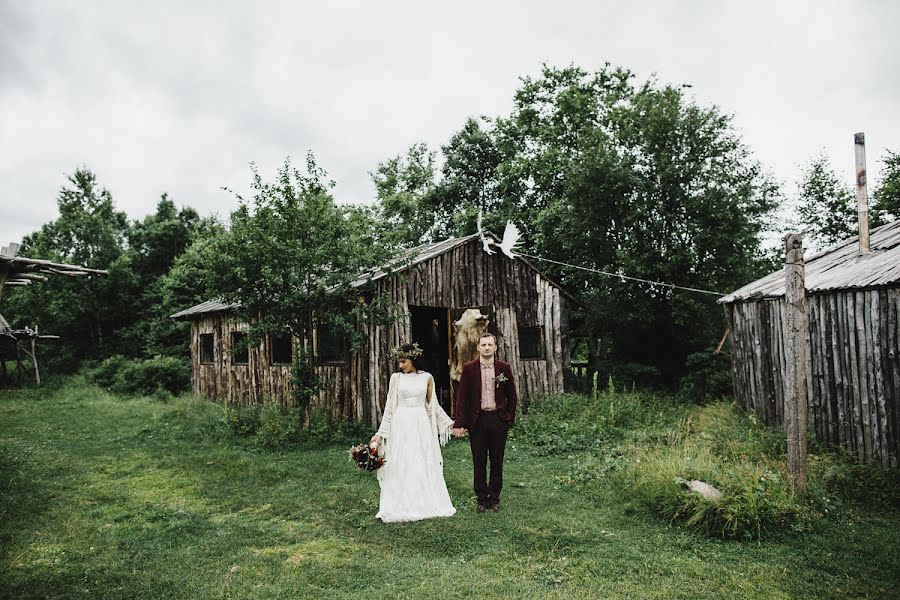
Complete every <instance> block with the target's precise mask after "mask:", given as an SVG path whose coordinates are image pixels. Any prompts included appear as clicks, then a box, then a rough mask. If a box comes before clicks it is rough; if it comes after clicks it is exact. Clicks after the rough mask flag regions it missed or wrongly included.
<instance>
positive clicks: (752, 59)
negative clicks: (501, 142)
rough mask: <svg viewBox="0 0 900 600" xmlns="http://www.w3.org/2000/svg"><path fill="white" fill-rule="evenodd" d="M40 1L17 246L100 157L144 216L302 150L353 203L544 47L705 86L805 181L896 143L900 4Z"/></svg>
mask: <svg viewBox="0 0 900 600" xmlns="http://www.w3.org/2000/svg"><path fill="white" fill-rule="evenodd" d="M151 4H152V5H147V4H146V3H145V5H140V6H138V5H134V4H129V3H122V2H93V3H77V2H74V1H72V2H52V3H51V2H34V3H28V4H25V3H7V4H5V5H0V52H2V54H0V58H2V60H0V182H2V186H3V190H2V192H3V195H2V200H0V241H3V242H4V243H5V242H6V241H9V240H16V239H19V238H21V236H22V235H24V234H26V233H28V232H30V231H33V230H35V229H37V228H38V227H40V225H41V224H42V223H44V222H46V221H48V220H50V219H53V218H55V215H56V194H57V191H58V190H59V188H60V186H62V185H63V184H64V183H65V174H66V173H70V172H72V171H73V170H74V169H75V168H76V167H77V166H78V165H81V164H84V165H87V166H88V167H90V168H91V169H93V170H94V171H95V172H97V174H98V176H99V178H100V180H101V182H102V183H103V184H104V185H105V186H106V187H108V188H109V189H110V190H111V191H112V193H113V196H114V198H115V200H116V203H117V205H118V206H119V208H121V209H123V210H126V211H127V212H128V213H129V215H130V216H131V217H132V218H140V217H142V216H143V215H145V214H147V213H148V212H150V211H151V210H152V209H153V207H154V205H155V203H156V201H157V200H158V198H159V194H160V193H162V192H164V191H166V192H169V194H170V195H171V196H172V198H173V199H174V200H175V201H176V202H180V203H184V204H188V205H191V206H194V207H195V208H197V209H198V210H199V211H200V212H201V213H208V212H211V211H216V212H219V213H220V214H227V213H228V212H229V211H230V210H231V209H232V208H233V206H234V205H235V201H234V198H233V197H232V196H230V195H229V194H227V193H225V192H222V191H221V189H220V188H221V187H222V186H229V187H231V188H233V189H235V190H237V191H245V190H246V189H247V187H248V183H249V179H250V177H249V176H250V172H249V168H248V164H249V163H250V162H251V161H255V162H256V163H257V164H258V165H259V166H260V168H261V169H262V171H263V172H264V173H271V172H272V171H274V169H275V168H276V167H277V166H278V165H279V164H280V163H281V161H282V160H283V159H284V157H285V156H286V155H291V156H293V157H294V158H295V160H297V161H298V162H299V161H301V160H302V158H303V156H304V154H305V152H306V150H307V149H311V150H313V151H314V152H315V154H316V156H317V158H318V160H319V163H320V165H321V166H323V167H324V168H325V169H327V170H328V172H329V174H330V176H331V177H332V178H333V179H335V180H336V181H337V188H336V194H337V196H338V198H339V199H341V200H345V201H369V200H371V198H372V195H373V189H372V186H371V184H370V182H369V175H368V172H369V171H372V170H373V169H374V168H375V167H376V165H377V163H378V162H379V161H381V160H384V159H386V158H388V157H389V156H391V155H394V154H398V153H400V152H403V151H404V150H405V149H406V148H407V147H408V146H409V145H411V144H412V143H414V142H416V141H420V140H421V141H426V142H428V143H429V144H430V145H431V146H433V147H437V146H438V145H440V144H441V143H444V142H446V141H447V140H448V139H449V137H450V136H451V135H452V134H453V133H454V132H455V131H456V130H457V129H458V128H459V127H461V126H462V124H463V122H464V121H465V119H466V117H468V116H475V115H491V116H496V115H499V114H503V113H506V112H507V111H508V110H509V109H510V107H511V103H512V96H513V93H514V91H515V89H516V88H517V86H518V83H519V77H521V76H523V75H535V74H537V73H538V72H539V70H540V65H541V63H542V62H547V63H549V64H552V65H567V64H570V63H574V64H577V65H580V66H582V67H584V68H587V69H596V68H599V67H600V66H602V65H603V64H604V63H605V62H607V61H609V62H611V63H613V64H615V65H621V66H624V67H628V68H631V69H632V70H634V71H635V72H636V73H637V74H638V76H639V77H640V78H645V77H648V76H650V75H651V74H652V73H654V72H655V73H656V74H657V76H658V78H659V80H660V81H662V82H673V83H682V82H684V83H690V84H691V85H692V86H693V88H692V91H693V93H695V94H696V97H697V99H698V101H700V102H702V103H704V104H716V105H718V106H719V107H720V108H721V109H722V110H723V111H725V112H727V113H731V114H733V115H734V117H735V124H736V125H737V126H738V127H739V128H740V130H741V131H742V133H743V136H744V139H745V141H746V142H747V143H748V144H749V145H750V146H751V148H752V149H753V150H754V151H755V152H756V155H757V156H758V158H759V159H760V160H762V162H763V163H764V164H765V165H766V166H767V167H768V168H769V169H771V170H772V171H773V172H774V173H775V174H776V175H777V176H778V177H779V178H780V179H782V180H783V181H785V182H786V183H787V184H788V191H790V189H791V186H792V185H793V184H792V180H793V178H795V177H796V175H797V174H798V173H799V165H800V164H801V163H803V162H805V161H806V160H807V159H808V158H809V157H810V156H811V155H812V154H814V153H815V152H817V151H818V150H819V149H823V148H824V150H825V151H826V152H827V153H828V155H829V156H830V157H831V160H832V162H833V163H834V165H835V167H836V169H837V170H838V172H839V173H840V174H841V175H842V176H843V177H844V178H845V179H846V180H847V181H848V183H849V182H851V181H852V177H853V148H852V134H853V133H854V132H855V131H859V130H864V131H866V133H867V140H868V142H869V147H868V153H869V168H870V171H877V170H878V168H879V165H878V164H877V162H876V159H877V158H878V157H879V156H880V155H882V154H883V152H884V149H885V148H892V149H895V150H898V149H900V143H898V141H900V122H898V118H897V116H896V110H895V107H894V105H895V100H896V98H897V97H898V91H900V81H898V75H897V71H896V69H895V68H894V64H893V62H894V59H895V57H896V56H898V55H900V52H898V50H900V41H898V37H897V36H896V35H894V32H893V30H892V27H891V26H892V24H893V23H896V22H897V17H898V16H900V8H896V7H895V6H897V5H895V4H893V3H874V2H873V3H866V4H850V3H843V2H809V1H807V2H792V3H780V2H773V1H767V2H755V3H746V2H699V1H689V2H685V1H681V2H678V3H673V2H638V3H631V4H628V5H625V4H623V3H612V2H590V3H557V2H511V1H505V2H491V3H475V2H455V3H434V4H430V3H423V2H355V3H321V2H319V3H313V2H306V3H295V2H281V3H264V4H257V5H250V4H247V3H220V2H215V3H212V2H210V3H206V4H202V3H176V2H165V3H160V2H157V3H151Z"/></svg>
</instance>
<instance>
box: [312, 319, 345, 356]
mask: <svg viewBox="0 0 900 600" xmlns="http://www.w3.org/2000/svg"><path fill="white" fill-rule="evenodd" d="M316 354H317V356H318V357H319V362H322V363H337V362H343V361H344V336H342V335H341V334H340V333H338V332H337V331H335V330H334V328H332V327H330V326H328V325H319V326H318V327H316Z"/></svg>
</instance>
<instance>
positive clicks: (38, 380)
mask: <svg viewBox="0 0 900 600" xmlns="http://www.w3.org/2000/svg"><path fill="white" fill-rule="evenodd" d="M37 336H38V328H37V325H35V326H34V337H33V338H31V364H33V365H34V379H35V382H36V383H37V384H38V385H41V371H40V369H39V368H38V360H37V343H36V342H37Z"/></svg>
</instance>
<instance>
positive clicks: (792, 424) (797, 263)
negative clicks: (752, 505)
mask: <svg viewBox="0 0 900 600" xmlns="http://www.w3.org/2000/svg"><path fill="white" fill-rule="evenodd" d="M784 246H785V260H784V277H785V290H784V300H785V311H786V312H785V324H786V325H787V331H786V337H787V339H786V340H785V349H786V350H787V369H786V373H785V387H786V390H785V391H786V394H785V398H784V404H785V406H784V424H785V429H786V431H787V455H788V475H789V476H790V478H791V484H792V486H793V488H794V490H796V491H803V490H804V489H805V488H806V422H807V398H806V394H807V389H806V331H807V319H806V282H805V269H804V264H803V241H802V239H801V238H800V236H799V235H797V234H795V233H790V234H788V235H786V236H785V238H784Z"/></svg>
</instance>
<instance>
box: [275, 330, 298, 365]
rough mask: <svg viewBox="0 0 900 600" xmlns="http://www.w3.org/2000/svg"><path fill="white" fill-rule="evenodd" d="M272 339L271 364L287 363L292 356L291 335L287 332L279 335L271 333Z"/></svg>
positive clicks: (289, 362)
mask: <svg viewBox="0 0 900 600" xmlns="http://www.w3.org/2000/svg"><path fill="white" fill-rule="evenodd" d="M270 339H271V341H272V364H273V365H289V364H291V359H292V358H293V350H294V348H293V344H292V343H291V336H290V334H288V333H283V334H281V335H273V336H272V337H271V338H270Z"/></svg>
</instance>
